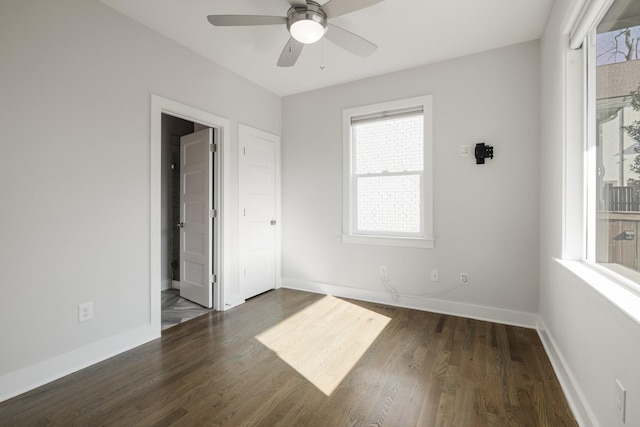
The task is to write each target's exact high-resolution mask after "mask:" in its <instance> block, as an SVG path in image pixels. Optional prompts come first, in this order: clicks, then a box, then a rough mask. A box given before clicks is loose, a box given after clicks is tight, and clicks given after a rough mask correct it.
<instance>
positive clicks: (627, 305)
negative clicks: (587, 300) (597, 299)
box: [556, 259, 640, 324]
mask: <svg viewBox="0 0 640 427" xmlns="http://www.w3.org/2000/svg"><path fill="white" fill-rule="evenodd" d="M556 261H557V262H558V263H559V264H560V265H562V266H563V267H565V268H566V269H567V270H569V271H570V272H571V273H573V274H575V275H576V276H577V277H578V278H580V279H582V280H583V281H584V282H585V283H587V284H588V285H589V286H591V287H592V288H593V289H594V290H595V291H596V292H598V293H599V294H601V295H602V296H603V297H604V298H606V299H607V300H608V301H609V302H611V303H612V304H613V305H615V306H616V307H617V308H618V309H619V310H621V311H622V312H623V313H625V314H626V315H627V316H629V317H630V318H632V319H633V320H634V321H635V322H636V323H638V324H640V294H638V293H637V292H635V291H634V290H633V288H630V286H629V284H628V283H626V280H618V279H617V278H616V277H614V275H613V274H609V272H605V271H601V269H600V268H598V267H597V266H594V265H590V264H589V263H586V262H583V261H567V260H561V259H556ZM602 270H604V269H602ZM633 286H634V287H637V285H633Z"/></svg>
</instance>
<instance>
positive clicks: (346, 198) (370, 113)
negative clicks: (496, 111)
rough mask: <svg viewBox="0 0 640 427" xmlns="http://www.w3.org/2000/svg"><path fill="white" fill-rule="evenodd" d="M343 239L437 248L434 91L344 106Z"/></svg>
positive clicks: (346, 240) (356, 241)
mask: <svg viewBox="0 0 640 427" xmlns="http://www.w3.org/2000/svg"><path fill="white" fill-rule="evenodd" d="M343 122H344V123H343V126H344V180H343V187H344V188H343V203H344V215H343V227H344V231H343V242H345V243H361V244H383V245H392V246H410V247H433V236H432V234H433V230H432V228H433V227H432V224H433V219H432V217H433V214H432V174H431V157H432V156H431V96H429V95H427V96H421V97H416V98H410V99H404V100H400V101H393V102H387V103H383V104H376V105H369V106H365V107H357V108H350V109H347V110H344V114H343Z"/></svg>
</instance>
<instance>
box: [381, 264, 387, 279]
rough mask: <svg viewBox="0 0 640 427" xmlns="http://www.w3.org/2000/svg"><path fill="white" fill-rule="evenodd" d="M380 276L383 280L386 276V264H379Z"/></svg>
mask: <svg viewBox="0 0 640 427" xmlns="http://www.w3.org/2000/svg"><path fill="white" fill-rule="evenodd" d="M380 278H381V279H383V280H384V279H386V278H387V266H386V265H381V266H380Z"/></svg>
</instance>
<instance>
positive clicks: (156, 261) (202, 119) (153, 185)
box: [149, 94, 232, 335]
mask: <svg viewBox="0 0 640 427" xmlns="http://www.w3.org/2000/svg"><path fill="white" fill-rule="evenodd" d="M162 114H168V115H170V116H174V117H178V118H181V119H184V120H188V121H191V122H196V123H199V124H202V125H205V126H209V127H211V128H212V129H213V133H214V142H215V143H216V144H217V152H216V154H217V155H214V156H213V159H214V201H213V204H214V208H215V209H217V212H218V217H217V218H216V221H214V226H213V229H214V243H213V244H214V259H213V266H214V267H213V268H214V274H216V275H217V283H216V284H214V287H213V299H214V309H215V310H224V307H225V305H224V298H225V293H226V292H225V290H227V289H226V287H227V286H228V280H225V272H229V271H231V269H230V268H229V265H228V264H229V259H228V257H225V256H224V254H225V253H230V252H229V247H228V246H229V241H228V240H229V239H225V236H227V235H232V230H230V229H229V221H225V217H226V216H227V214H229V212H228V210H229V208H230V203H225V200H227V198H228V197H229V195H231V194H232V192H231V187H230V186H231V167H230V165H231V150H230V146H231V142H230V134H231V122H230V121H229V120H228V119H225V118H223V117H220V116H217V115H215V114H213V113H210V112H207V111H204V110H200V109H197V108H195V107H191V106H189V105H185V104H182V103H180V102H177V101H173V100H171V99H167V98H163V97H161V96H159V95H156V94H151V129H150V150H149V152H150V159H149V170H150V179H149V185H150V200H149V207H150V208H149V295H150V299H149V304H150V306H149V317H150V319H149V321H150V323H151V327H152V330H154V331H158V335H159V334H160V332H161V329H162V321H161V295H160V293H161V291H162V279H161V278H162V275H161V269H162V252H161V235H162V234H161V233H162V224H161V219H160V218H161V198H162Z"/></svg>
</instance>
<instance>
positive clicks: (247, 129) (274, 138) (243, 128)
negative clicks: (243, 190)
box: [238, 123, 282, 289]
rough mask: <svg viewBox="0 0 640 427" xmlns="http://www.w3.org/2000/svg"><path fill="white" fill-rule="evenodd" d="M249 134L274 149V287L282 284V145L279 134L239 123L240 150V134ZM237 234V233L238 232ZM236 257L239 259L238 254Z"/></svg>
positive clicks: (240, 140)
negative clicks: (266, 142)
mask: <svg viewBox="0 0 640 427" xmlns="http://www.w3.org/2000/svg"><path fill="white" fill-rule="evenodd" d="M243 134H249V135H253V136H256V137H258V138H261V139H264V140H267V141H271V142H273V143H274V144H275V149H276V153H275V156H276V159H275V161H276V164H275V172H276V183H275V184H276V268H275V274H276V278H275V280H276V289H277V288H279V287H281V286H282V198H281V197H282V166H281V159H282V154H281V151H282V147H281V145H282V144H281V141H280V136H278V135H275V134H272V133H269V132H265V131H263V130H260V129H256V128H254V127H251V126H248V125H245V124H242V123H240V124H239V125H238V141H239V143H238V150H240V147H241V145H242V144H241V142H242V140H243V138H242V135H243ZM238 203H240V198H238ZM239 212H240V207H239V205H238V213H239ZM238 235H239V234H238ZM238 259H240V255H238Z"/></svg>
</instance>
